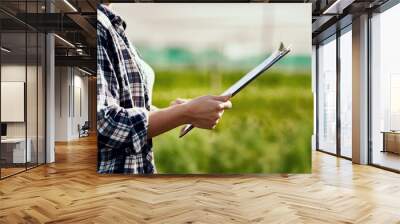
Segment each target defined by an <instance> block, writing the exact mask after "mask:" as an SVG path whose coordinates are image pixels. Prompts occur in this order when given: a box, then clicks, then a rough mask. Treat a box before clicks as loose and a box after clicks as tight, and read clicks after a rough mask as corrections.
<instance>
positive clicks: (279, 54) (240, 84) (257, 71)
mask: <svg viewBox="0 0 400 224" xmlns="http://www.w3.org/2000/svg"><path fill="white" fill-rule="evenodd" d="M289 52H290V48H286V47H285V46H284V45H283V43H281V44H280V46H279V49H278V50H276V51H275V52H273V53H272V54H271V55H270V56H269V57H268V58H266V59H265V60H264V61H263V62H261V63H260V64H259V65H257V67H255V68H253V69H252V70H251V71H250V72H248V73H247V74H246V75H244V76H243V77H242V78H241V79H239V80H238V81H237V82H236V83H235V84H233V85H232V86H231V87H229V88H228V89H227V90H225V91H224V92H223V93H222V94H221V95H222V96H225V95H231V96H232V97H233V96H234V95H236V94H237V93H238V92H240V90H242V89H243V88H244V87H245V86H247V85H248V84H249V83H250V82H251V81H253V80H254V79H255V78H257V77H258V76H259V75H261V74H262V73H263V72H265V71H266V70H268V69H269V68H270V67H271V66H272V65H274V64H275V63H276V62H277V61H279V60H280V59H281V58H283V57H284V56H285V55H286V54H287V53H289ZM193 128H194V126H193V125H191V124H188V125H186V126H185V127H184V128H182V129H181V133H180V135H179V137H183V136H184V135H186V134H187V133H188V132H189V131H190V130H192V129H193Z"/></svg>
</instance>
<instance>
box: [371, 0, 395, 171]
mask: <svg viewBox="0 0 400 224" xmlns="http://www.w3.org/2000/svg"><path fill="white" fill-rule="evenodd" d="M398 21H400V5H399V4H398V5H396V6H394V7H392V8H390V9H388V10H386V11H384V12H383V13H380V14H376V15H374V16H373V17H372V18H371V29H372V30H371V31H372V37H371V40H372V43H371V44H372V46H371V47H372V48H371V51H372V54H371V60H372V63H371V66H372V71H371V102H370V103H371V110H372V111H371V122H372V124H371V138H372V139H371V140H372V154H371V157H372V163H373V164H375V165H379V166H384V167H387V168H391V169H396V170H400V103H399V102H400V100H399V99H400V63H399V60H398V54H399V52H400V45H399V42H398V40H399V39H400V33H399V32H398V29H396V28H395V27H398Z"/></svg>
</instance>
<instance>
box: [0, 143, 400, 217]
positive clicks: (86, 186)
mask: <svg viewBox="0 0 400 224" xmlns="http://www.w3.org/2000/svg"><path fill="white" fill-rule="evenodd" d="M56 151H57V153H56V158H57V162H56V163H55V164H51V165H46V166H41V167H39V168H35V169H33V170H29V171H27V172H26V173H22V174H18V175H16V176H13V177H10V178H7V179H5V180H2V181H0V223H43V222H48V223H249V222H254V223H400V175H399V174H396V173H391V172H388V171H384V170H380V169H377V168H374V167H369V166H359V165H352V164H351V162H350V161H347V160H343V159H337V158H336V157H333V156H330V155H326V154H323V153H319V152H315V153H314V154H313V174H308V175H307V174H303V175H289V176H282V175H260V176H257V175H253V176H228V177H212V176H209V177H204V176H191V177H176V176H175V177H171V176H161V177H160V176H157V177H134V176H100V175H98V174H96V172H95V169H96V168H95V164H96V142H95V139H94V138H86V139H85V140H82V141H77V142H72V143H70V144H57V150H56Z"/></svg>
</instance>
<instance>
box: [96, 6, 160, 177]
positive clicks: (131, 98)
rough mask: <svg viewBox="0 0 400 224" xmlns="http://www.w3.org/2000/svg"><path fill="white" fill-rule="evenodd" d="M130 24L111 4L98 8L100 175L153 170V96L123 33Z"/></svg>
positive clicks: (131, 47) (140, 172) (149, 171)
mask: <svg viewBox="0 0 400 224" xmlns="http://www.w3.org/2000/svg"><path fill="white" fill-rule="evenodd" d="M125 28H126V24H125V22H124V21H123V20H122V19H121V18H120V17H119V16H117V15H115V14H114V13H113V12H112V11H110V10H109V9H108V8H107V7H106V6H102V5H99V6H98V8H97V131H98V164H97V171H98V173H125V174H143V173H145V174H146V173H154V172H155V166H154V160H153V152H152V142H151V139H148V137H147V128H148V113H149V111H150V105H149V96H148V91H147V87H146V83H145V81H144V78H143V75H144V74H143V73H142V72H141V68H140V66H141V65H140V63H139V62H138V58H137V57H138V55H137V54H135V53H134V51H133V46H132V45H131V44H130V43H129V41H128V39H127V37H126V35H125V33H124V31H125Z"/></svg>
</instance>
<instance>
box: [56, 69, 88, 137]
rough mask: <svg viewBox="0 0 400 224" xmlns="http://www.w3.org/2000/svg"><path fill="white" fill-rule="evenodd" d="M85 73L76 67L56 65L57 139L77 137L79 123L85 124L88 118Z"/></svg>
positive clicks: (86, 79)
mask: <svg viewBox="0 0 400 224" xmlns="http://www.w3.org/2000/svg"><path fill="white" fill-rule="evenodd" d="M83 75H84V74H83V73H82V72H80V71H79V70H78V69H76V68H72V67H56V84H55V85H56V91H55V129H56V132H55V140H56V141H70V140H73V139H77V138H78V137H79V133H78V124H80V125H83V124H84V122H85V121H87V120H88V78H87V77H85V76H83ZM79 92H80V93H79ZM79 95H80V97H79ZM79 100H80V101H81V102H79ZM79 105H81V110H82V111H81V113H80V110H79Z"/></svg>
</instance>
